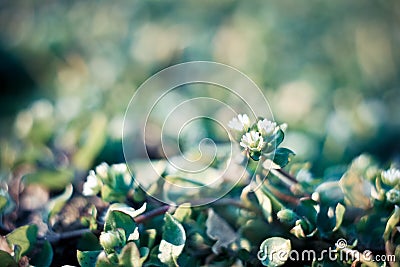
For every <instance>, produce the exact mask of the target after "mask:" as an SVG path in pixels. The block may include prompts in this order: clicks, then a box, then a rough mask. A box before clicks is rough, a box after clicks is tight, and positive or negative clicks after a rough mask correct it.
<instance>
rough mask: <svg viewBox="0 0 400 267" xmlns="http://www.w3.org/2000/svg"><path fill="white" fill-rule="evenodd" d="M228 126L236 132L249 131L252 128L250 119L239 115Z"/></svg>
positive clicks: (244, 115)
mask: <svg viewBox="0 0 400 267" xmlns="http://www.w3.org/2000/svg"><path fill="white" fill-rule="evenodd" d="M228 126H229V128H231V129H233V130H236V131H247V130H248V129H249V127H250V119H249V117H248V116H247V115H246V114H239V115H238V116H237V117H234V118H233V119H232V120H231V121H230V122H229V123H228Z"/></svg>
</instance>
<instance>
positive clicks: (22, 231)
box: [6, 224, 38, 259]
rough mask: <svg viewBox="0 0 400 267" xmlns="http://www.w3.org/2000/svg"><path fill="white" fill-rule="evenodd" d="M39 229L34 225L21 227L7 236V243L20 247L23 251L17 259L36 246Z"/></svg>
mask: <svg viewBox="0 0 400 267" xmlns="http://www.w3.org/2000/svg"><path fill="white" fill-rule="evenodd" d="M37 232H38V227H37V226H36V225H34V224H31V225H24V226H21V227H19V228H17V229H15V230H14V231H12V232H11V233H9V234H8V235H7V236H6V239H7V242H8V243H9V244H10V245H11V247H14V246H15V245H18V246H19V247H20V248H21V250H20V252H19V255H16V256H17V258H18V259H19V258H21V256H23V255H25V254H26V253H27V252H29V250H30V249H31V248H32V247H34V246H35V244H36V237H37Z"/></svg>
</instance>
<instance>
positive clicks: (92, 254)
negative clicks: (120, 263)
mask: <svg viewBox="0 0 400 267" xmlns="http://www.w3.org/2000/svg"><path fill="white" fill-rule="evenodd" d="M100 252H101V250H95V251H80V250H77V252H76V257H77V259H78V262H79V265H80V266H82V267H95V266H96V261H97V256H99V254H100Z"/></svg>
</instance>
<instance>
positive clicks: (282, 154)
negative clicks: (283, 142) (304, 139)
mask: <svg viewBox="0 0 400 267" xmlns="http://www.w3.org/2000/svg"><path fill="white" fill-rule="evenodd" d="M294 155H295V153H294V152H293V151H292V150H290V149H288V148H285V147H279V148H277V149H276V150H275V155H274V159H273V161H274V162H275V163H276V164H278V165H279V166H281V168H283V167H285V166H286V165H287V164H288V163H289V161H290V160H291V157H292V156H294Z"/></svg>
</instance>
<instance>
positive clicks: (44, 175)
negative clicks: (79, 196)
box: [24, 169, 74, 190]
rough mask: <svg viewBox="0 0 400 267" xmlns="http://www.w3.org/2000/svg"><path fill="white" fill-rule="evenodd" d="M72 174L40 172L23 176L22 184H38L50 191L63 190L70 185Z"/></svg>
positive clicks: (52, 171)
mask: <svg viewBox="0 0 400 267" xmlns="http://www.w3.org/2000/svg"><path fill="white" fill-rule="evenodd" d="M73 177H74V174H73V172H72V171H71V170H68V169H63V170H40V171H37V172H35V173H29V174H26V175H25V176H24V183H26V184H27V185H29V184H40V185H42V186H44V187H46V188H48V189H50V190H61V189H64V188H65V187H66V186H67V185H68V184H70V183H71V181H72V179H73Z"/></svg>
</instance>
